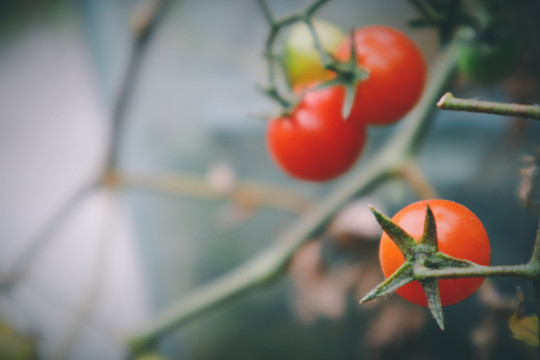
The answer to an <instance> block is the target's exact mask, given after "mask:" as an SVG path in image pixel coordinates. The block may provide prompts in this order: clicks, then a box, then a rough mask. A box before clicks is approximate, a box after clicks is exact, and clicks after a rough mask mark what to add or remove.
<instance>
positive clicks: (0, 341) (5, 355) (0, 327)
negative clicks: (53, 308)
mask: <svg viewBox="0 0 540 360" xmlns="http://www.w3.org/2000/svg"><path fill="white" fill-rule="evenodd" d="M0 359H2V360H33V359H37V355H36V351H35V348H34V341H33V340H32V339H29V338H27V337H25V336H23V335H21V334H19V333H18V332H16V331H15V330H14V329H13V328H11V327H10V326H9V325H7V324H6V323H4V322H3V321H2V319H0Z"/></svg>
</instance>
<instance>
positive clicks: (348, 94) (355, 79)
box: [317, 29, 369, 119]
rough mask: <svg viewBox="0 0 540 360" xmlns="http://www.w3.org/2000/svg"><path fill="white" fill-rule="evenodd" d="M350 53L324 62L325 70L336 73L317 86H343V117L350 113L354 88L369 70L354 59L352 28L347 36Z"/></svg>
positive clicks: (354, 46) (354, 92) (354, 95)
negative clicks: (342, 60) (342, 58)
mask: <svg viewBox="0 0 540 360" xmlns="http://www.w3.org/2000/svg"><path fill="white" fill-rule="evenodd" d="M349 38H350V46H351V54H350V56H349V59H348V60H347V61H344V62H340V61H338V60H337V59H335V58H332V60H331V61H329V62H327V63H326V64H324V67H325V68H326V69H327V70H331V71H333V72H334V73H335V74H336V75H335V77H334V78H333V79H331V80H329V81H325V82H323V83H322V84H321V85H319V86H317V88H326V87H330V86H344V87H345V101H344V103H343V109H342V114H343V118H344V119H347V118H348V117H349V115H350V113H351V110H352V107H353V104H354V98H355V97H356V89H357V87H358V84H359V83H361V82H362V81H364V80H366V79H368V78H369V71H368V70H367V69H365V68H363V67H361V66H359V65H358V63H357V61H356V55H357V51H356V45H355V43H354V29H353V30H352V31H351V34H350V36H349Z"/></svg>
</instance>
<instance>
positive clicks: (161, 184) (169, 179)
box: [109, 172, 314, 213]
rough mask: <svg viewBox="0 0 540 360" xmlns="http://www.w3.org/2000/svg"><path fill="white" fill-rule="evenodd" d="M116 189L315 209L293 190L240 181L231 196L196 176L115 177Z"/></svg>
mask: <svg viewBox="0 0 540 360" xmlns="http://www.w3.org/2000/svg"><path fill="white" fill-rule="evenodd" d="M109 181H110V182H111V185H112V186H114V187H120V188H123V189H132V190H142V191H147V192H151V193H154V194H157V193H163V194H167V195H177V196H186V197H193V198H197V199H207V200H223V199H229V200H232V201H238V202H239V203H240V202H248V203H249V204H250V205H253V206H262V207H270V208H278V209H282V210H287V211H291V212H294V213H301V212H303V211H305V210H306V209H308V208H310V207H312V206H313V205H314V201H313V200H312V199H310V198H309V197H308V196H306V195H303V194H301V193H299V192H298V191H294V190H292V189H289V188H285V187H279V186H274V185H268V184H261V183H254V182H248V181H239V182H238V183H236V184H235V185H234V188H233V189H231V191H230V192H229V193H226V194H223V193H219V192H216V191H215V190H214V189H213V188H212V186H210V185H209V184H208V183H207V182H206V181H205V179H204V178H203V177H201V176H200V175H195V174H187V173H181V174H178V173H177V174H143V173H125V172H123V173H114V174H111V178H110V180H109Z"/></svg>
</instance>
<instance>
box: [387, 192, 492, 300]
mask: <svg viewBox="0 0 540 360" xmlns="http://www.w3.org/2000/svg"><path fill="white" fill-rule="evenodd" d="M426 204H429V206H430V207H431V210H432V211H433V215H434V216H435V224H436V226H437V238H438V245H439V251H441V252H443V253H445V254H447V255H450V256H453V257H455V258H459V259H466V260H470V261H473V262H475V263H477V264H480V265H489V262H490V255H491V249H490V245H489V239H488V235H487V233H486V230H485V229H484V226H483V225H482V223H481V222H480V220H479V219H478V218H477V217H476V215H474V214H473V213H472V211H470V210H469V209H467V208H466V207H465V206H463V205H460V204H458V203H455V202H452V201H448V200H427V201H419V202H416V203H414V204H411V205H409V206H407V207H405V208H403V209H402V210H401V211H399V212H398V213H397V214H396V215H395V216H394V217H393V218H392V220H394V221H395V222H396V223H397V224H398V225H399V226H401V227H402V228H403V229H404V230H405V231H407V232H408V233H409V234H410V235H411V236H412V237H413V238H415V239H417V240H418V239H419V238H420V237H421V236H422V233H423V230H424V219H425V216H426ZM379 258H380V261H381V267H382V270H383V273H384V276H385V278H388V277H389V276H390V275H392V274H393V273H394V272H395V271H396V270H397V269H398V268H399V267H400V266H401V264H402V263H403V261H404V258H403V255H402V254H401V252H400V251H399V249H398V247H397V246H396V245H395V244H394V243H393V242H392V240H391V239H390V237H389V236H388V235H386V233H385V234H383V236H382V238H381V244H380V248H379ZM483 281H484V278H459V279H444V280H439V291H440V295H441V303H442V305H443V306H446V305H452V304H455V303H458V302H460V301H463V300H465V299H466V298H468V297H469V296H471V295H472V294H473V293H474V292H475V291H476V289H478V287H480V285H481V284H482V282H483ZM396 292H397V293H398V294H399V295H401V297H403V298H404V299H405V300H408V301H410V302H412V303H414V304H417V305H423V306H427V300H426V296H425V294H424V290H423V289H422V286H421V285H420V283H419V282H418V281H413V282H411V283H408V284H406V285H404V286H402V287H401V288H399V289H398V290H397V291H396Z"/></svg>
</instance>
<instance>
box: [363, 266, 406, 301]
mask: <svg viewBox="0 0 540 360" xmlns="http://www.w3.org/2000/svg"><path fill="white" fill-rule="evenodd" d="M413 280H414V275H413V266H412V264H411V263H410V262H408V261H405V262H404V263H403V264H402V265H401V266H400V267H399V269H397V270H396V271H395V272H394V273H393V274H392V275H390V276H389V277H388V278H387V279H386V280H385V281H383V282H382V283H380V284H379V285H378V286H377V287H376V288H375V289H373V290H371V291H370V292H369V293H368V294H367V295H366V296H364V297H363V298H362V299H361V300H360V303H361V304H363V303H365V302H368V301H370V300H374V299H377V298H379V297H382V296H385V295H389V294H390V293H392V292H394V291H396V290H397V289H399V288H400V287H402V286H403V285H405V284H408V283H410V282H411V281H413Z"/></svg>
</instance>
